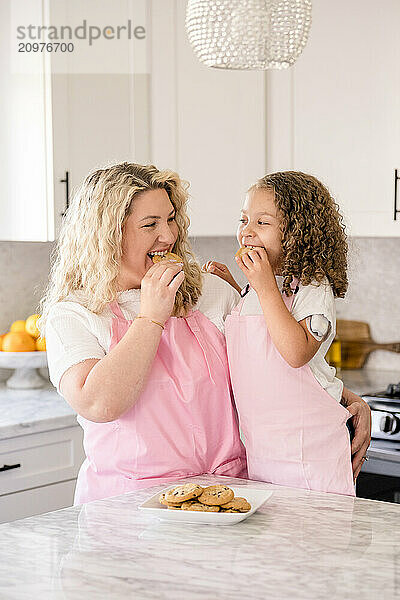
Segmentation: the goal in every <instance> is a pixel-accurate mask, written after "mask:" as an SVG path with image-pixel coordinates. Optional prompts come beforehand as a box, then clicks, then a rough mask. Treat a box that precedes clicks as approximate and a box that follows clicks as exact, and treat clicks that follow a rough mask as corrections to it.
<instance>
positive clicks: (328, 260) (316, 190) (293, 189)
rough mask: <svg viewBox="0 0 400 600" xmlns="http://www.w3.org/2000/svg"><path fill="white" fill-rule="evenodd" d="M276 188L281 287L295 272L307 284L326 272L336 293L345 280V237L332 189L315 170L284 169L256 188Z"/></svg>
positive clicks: (340, 293)
mask: <svg viewBox="0 0 400 600" xmlns="http://www.w3.org/2000/svg"><path fill="white" fill-rule="evenodd" d="M256 189H261V190H268V191H271V192H273V194H274V200H275V205H276V207H277V209H278V212H279V216H280V218H281V225H280V228H281V231H282V241H281V248H282V256H283V262H282V275H283V277H284V283H283V290H284V291H285V293H286V295H288V296H290V295H291V294H292V291H291V288H290V284H291V282H292V280H293V278H297V279H299V281H300V282H301V283H302V284H303V285H310V283H311V282H312V281H313V280H314V281H317V282H322V280H323V279H324V278H325V277H326V278H327V279H328V281H329V283H330V285H331V287H332V290H333V294H334V296H335V297H337V298H343V297H344V295H345V293H346V290H347V286H348V281H347V251H348V246H347V237H346V233H345V227H344V224H343V217H342V215H341V214H340V212H339V207H338V205H337V204H336V202H335V200H334V199H333V198H332V196H331V195H330V193H329V191H328V189H327V188H326V187H325V186H324V185H323V184H322V183H321V182H320V181H319V180H318V179H316V178H315V177H313V176H312V175H307V174H306V173H302V172H300V171H282V172H278V173H272V174H270V175H266V176H265V177H263V178H262V179H259V180H258V181H257V183H256V184H255V185H253V186H252V187H251V188H250V190H249V192H251V191H252V190H256Z"/></svg>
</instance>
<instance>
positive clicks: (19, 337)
mask: <svg viewBox="0 0 400 600" xmlns="http://www.w3.org/2000/svg"><path fill="white" fill-rule="evenodd" d="M35 350H36V344H35V340H34V339H33V337H32V336H31V335H29V333H26V331H11V332H10V333H6V335H5V336H4V338H3V352H34V351H35Z"/></svg>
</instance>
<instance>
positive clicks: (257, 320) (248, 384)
mask: <svg viewBox="0 0 400 600" xmlns="http://www.w3.org/2000/svg"><path fill="white" fill-rule="evenodd" d="M296 284H297V282H294V283H293V284H292V289H294V288H295V286H296ZM282 297H283V300H284V302H285V304H286V306H287V308H288V310H289V311H290V310H291V307H292V302H293V298H294V295H292V296H290V297H288V296H286V294H283V296H282ZM244 300H245V298H243V299H242V300H241V302H240V303H239V305H238V306H237V307H236V308H235V309H234V310H233V311H232V314H231V315H229V316H228V318H227V320H226V322H225V336H226V342H227V349H228V359H229V366H230V371H231V379H232V386H233V392H234V397H235V401H236V406H237V410H238V413H239V421H240V427H241V430H242V433H243V435H244V438H245V446H246V454H247V464H248V474H249V477H250V479H259V480H262V481H268V482H271V483H276V484H279V485H286V486H291V487H299V488H305V489H310V490H318V491H323V492H334V493H337V494H347V495H349V496H354V495H355V493H354V484H353V474H352V466H351V449H350V438H349V432H348V429H347V426H346V421H347V419H348V418H349V417H350V416H351V414H350V412H349V411H348V410H347V409H346V408H344V407H343V406H342V405H341V404H339V402H337V401H336V400H335V399H334V398H332V396H330V395H329V394H328V392H326V391H325V390H324V389H323V388H322V387H321V385H320V384H319V383H318V381H317V380H316V379H315V377H314V375H313V374H312V372H311V369H310V367H309V365H304V366H303V367H301V368H298V369H294V368H292V367H290V366H289V365H288V363H287V362H286V361H285V360H284V358H282V356H281V355H280V354H279V352H278V350H277V349H276V347H275V345H274V344H273V342H272V340H271V337H270V335H269V332H268V329H267V327H266V324H265V320H264V316H263V315H249V316H247V315H246V316H245V315H242V314H241V310H242V306H243V302H244Z"/></svg>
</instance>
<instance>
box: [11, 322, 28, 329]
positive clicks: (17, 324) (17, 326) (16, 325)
mask: <svg viewBox="0 0 400 600" xmlns="http://www.w3.org/2000/svg"><path fill="white" fill-rule="evenodd" d="M10 331H25V321H14V323H13V324H12V325H11V327H10Z"/></svg>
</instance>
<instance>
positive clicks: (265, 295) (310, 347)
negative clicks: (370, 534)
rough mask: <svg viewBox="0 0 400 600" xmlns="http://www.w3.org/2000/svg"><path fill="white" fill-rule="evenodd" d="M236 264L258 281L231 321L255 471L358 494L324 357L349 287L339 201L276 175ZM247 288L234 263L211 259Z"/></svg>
mask: <svg viewBox="0 0 400 600" xmlns="http://www.w3.org/2000/svg"><path fill="white" fill-rule="evenodd" d="M237 238H238V241H239V244H240V246H241V249H240V250H239V251H238V253H237V255H236V257H235V258H236V262H237V264H238V266H239V267H240V269H241V270H242V271H243V273H244V274H245V275H246V277H247V279H248V281H249V285H247V286H246V288H245V289H244V291H243V293H242V296H243V297H242V300H241V302H240V303H239V305H238V306H237V307H236V308H235V309H234V310H233V312H232V314H231V315H230V316H228V317H227V320H226V329H225V331H226V338H227V347H228V356H229V364H230V370H231V378H232V384H233V389H234V394H235V400H236V405H237V408H238V412H239V417H240V424H241V428H242V432H243V434H244V438H245V442H246V452H247V460H248V470H249V477H250V478H252V479H259V480H264V481H269V482H272V483H276V484H281V485H288V486H294V487H302V488H307V489H313V490H319V491H325V492H334V493H339V494H348V495H353V496H354V484H353V478H352V468H351V450H350V438H349V432H348V429H347V427H346V421H347V419H348V418H349V417H350V416H351V414H350V412H349V411H348V410H347V409H346V408H344V407H343V406H342V405H341V404H340V399H341V396H342V390H343V384H342V382H341V381H340V380H339V379H337V378H336V377H335V369H333V368H332V367H330V366H329V365H328V364H327V363H326V362H325V360H324V357H325V355H326V352H327V350H328V348H329V346H330V344H331V343H332V340H333V339H334V337H335V324H336V318H335V305H334V297H343V296H344V294H345V292H346V289H347V276H346V268H347V242H346V235H345V231H344V226H343V223H342V217H341V215H340V213H339V211H338V206H337V204H336V203H335V201H334V200H333V198H332V196H331V195H330V193H329V191H328V190H327V188H326V187H325V186H324V185H323V184H322V183H321V182H320V181H318V180H317V179H316V178H315V177H312V176H311V175H306V174H305V173H301V172H292V171H287V172H280V173H274V174H271V175H267V176H265V177H263V178H262V179H260V180H259V181H258V182H257V183H256V184H255V185H253V186H252V187H251V188H250V190H249V192H248V195H247V198H246V201H245V204H244V207H243V210H242V215H241V218H240V223H239V227H238V232H237ZM207 270H209V271H211V272H214V273H215V274H219V275H220V276H221V277H223V278H224V279H227V280H229V281H230V283H231V284H232V285H233V286H234V287H236V289H238V287H239V286H238V285H237V284H236V282H235V281H234V280H233V278H232V276H231V274H230V273H229V271H228V269H227V268H226V267H225V265H221V264H219V265H218V263H208V265H207Z"/></svg>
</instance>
